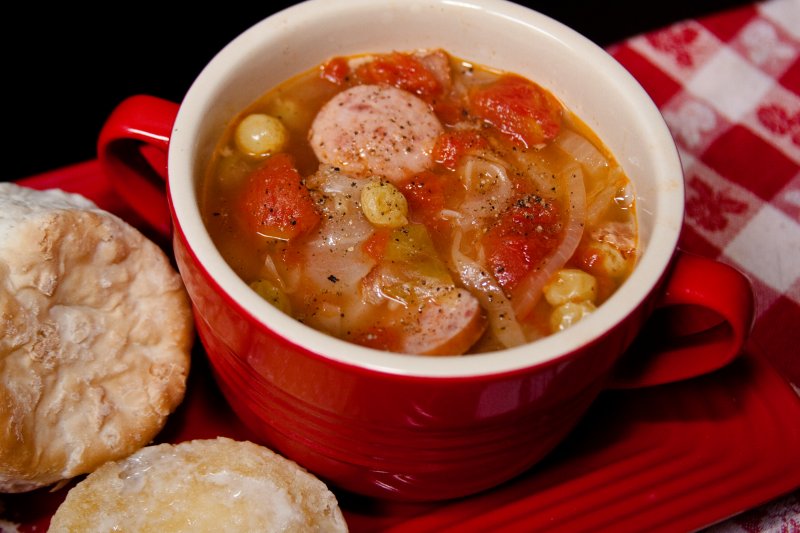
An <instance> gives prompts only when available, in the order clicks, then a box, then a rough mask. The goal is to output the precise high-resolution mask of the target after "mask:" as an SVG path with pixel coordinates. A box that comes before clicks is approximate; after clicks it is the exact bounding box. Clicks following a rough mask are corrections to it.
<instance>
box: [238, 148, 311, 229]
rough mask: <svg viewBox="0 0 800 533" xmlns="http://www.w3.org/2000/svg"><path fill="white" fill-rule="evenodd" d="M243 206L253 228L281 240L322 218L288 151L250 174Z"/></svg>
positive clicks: (243, 217) (247, 224)
mask: <svg viewBox="0 0 800 533" xmlns="http://www.w3.org/2000/svg"><path fill="white" fill-rule="evenodd" d="M239 206H240V209H239V212H238V215H239V217H240V219H241V220H242V222H243V224H244V225H245V227H246V228H247V229H248V230H249V231H253V232H256V233H259V234H261V235H264V236H267V237H274V238H278V239H284V240H288V239H292V238H294V237H297V236H298V235H300V234H303V233H306V232H308V231H310V230H311V229H313V228H314V227H315V226H316V225H317V223H318V222H319V220H320V214H319V212H318V211H317V209H316V207H315V205H314V201H313V199H312V198H311V193H310V192H309V190H308V189H307V188H306V186H305V185H304V184H303V179H302V177H301V176H300V173H299V172H298V171H297V169H296V168H295V166H294V162H293V160H292V158H291V156H289V155H288V154H285V153H280V154H275V155H273V156H271V157H270V158H269V159H267V160H266V161H265V162H264V164H263V165H261V166H260V167H258V168H257V169H256V170H254V171H252V172H251V173H250V175H249V176H248V177H247V183H246V184H245V186H244V189H243V191H242V196H241V199H240V202H239Z"/></svg>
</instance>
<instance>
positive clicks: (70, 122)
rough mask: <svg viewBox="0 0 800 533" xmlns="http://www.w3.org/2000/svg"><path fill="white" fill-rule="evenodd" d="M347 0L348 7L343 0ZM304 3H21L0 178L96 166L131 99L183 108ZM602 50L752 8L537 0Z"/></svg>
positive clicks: (14, 18)
mask: <svg viewBox="0 0 800 533" xmlns="http://www.w3.org/2000/svg"><path fill="white" fill-rule="evenodd" d="M339 1H346V0H339ZM293 3H295V2H289V1H284V2H263V1H262V2H259V3H257V4H256V3H252V4H254V5H247V4H248V3H245V2H236V1H225V2H211V3H206V4H205V5H206V7H204V8H201V7H198V4H197V3H193V4H194V5H186V6H185V8H184V9H178V8H177V7H176V6H174V5H173V4H168V3H166V2H162V3H161V4H159V3H148V2H139V3H131V4H123V3H106V4H102V6H103V7H101V8H99V9H88V8H80V7H76V5H77V4H76V3H72V2H64V3H60V6H58V7H55V8H53V7H45V6H44V5H43V4H42V3H39V2H30V1H29V2H27V4H18V3H15V12H14V13H13V14H11V13H9V12H8V11H7V12H6V15H4V24H2V26H3V29H2V31H0V39H2V45H0V49H1V50H2V51H3V55H4V57H3V61H2V67H0V68H2V72H3V77H2V81H0V83H2V86H3V94H4V95H5V96H4V97H3V98H2V102H3V105H2V107H0V125H2V128H3V130H4V132H3V136H2V137H1V138H2V141H1V142H2V147H3V149H2V150H0V157H1V158H2V167H0V168H1V169H2V170H0V179H3V180H15V179H18V178H21V177H24V176H28V175H32V174H37V173H39V172H43V171H46V170H51V169H54V168H57V167H60V166H64V165H68V164H71V163H77V162H81V161H85V160H87V159H92V158H94V157H95V142H96V139H97V134H98V133H99V131H100V128H101V126H102V124H103V122H104V120H105V118H106V117H107V116H108V114H109V113H110V112H111V110H112V109H113V108H114V106H116V105H117V104H118V103H119V102H120V101H122V100H123V99H124V98H125V97H127V96H130V95H133V94H138V93H145V94H152V95H155V96H160V97H163V98H167V99H170V100H173V101H176V102H179V101H180V100H181V99H182V97H183V95H184V93H185V92H186V91H187V90H188V88H189V85H190V84H191V82H192V80H193V79H194V77H195V76H196V75H197V74H199V72H200V71H201V70H202V68H203V67H204V66H205V64H206V63H207V62H208V61H209V60H210V59H211V58H212V57H213V56H214V54H215V53H216V52H218V51H219V50H220V49H221V48H222V47H224V45H225V44H227V43H228V42H229V41H230V40H232V39H233V38H234V37H235V36H236V35H238V34H239V33H241V32H242V31H244V30H245V29H247V28H249V27H250V26H252V25H253V24H255V23H257V22H258V21H260V20H261V19H263V18H265V17H267V16H268V15H270V14H271V13H273V12H275V11H277V10H279V9H281V8H283V7H286V6H288V5H291V4H293ZM518 3H524V4H525V5H528V6H529V7H532V8H534V9H536V10H538V11H541V12H542V13H545V14H547V15H550V16H551V17H553V18H555V19H557V20H559V21H561V22H563V23H565V24H567V25H568V26H571V27H572V28H574V29H576V30H577V31H579V32H580V33H583V34H584V35H585V36H587V37H589V38H590V39H591V40H593V41H594V42H596V43H597V44H599V45H601V46H607V45H609V44H612V43H615V42H618V41H620V40H622V39H624V38H626V37H630V36H633V35H636V34H638V33H642V32H645V31H648V30H652V29H656V28H660V27H663V26H666V25H668V24H671V23H673V22H676V21H680V20H684V19H687V18H694V17H700V16H703V15H706V14H710V13H714V12H717V11H719V10H722V9H729V8H733V7H736V6H739V5H744V4H747V3H750V2H746V1H743V0H708V1H705V0H690V1H685V0H674V1H666V2H652V1H641V2H637V3H635V4H629V3H627V2H613V1H605V2H601V1H569V0H561V1H545V0H542V1H528V2H524V1H522V0H520V1H519V2H518Z"/></svg>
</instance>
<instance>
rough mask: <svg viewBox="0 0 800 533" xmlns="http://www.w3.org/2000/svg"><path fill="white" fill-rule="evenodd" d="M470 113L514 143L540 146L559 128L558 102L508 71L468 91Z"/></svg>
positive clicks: (559, 105) (559, 110)
mask: <svg viewBox="0 0 800 533" xmlns="http://www.w3.org/2000/svg"><path fill="white" fill-rule="evenodd" d="M469 106H470V112H471V113H473V114H474V115H476V116H477V117H480V118H482V119H483V120H485V121H486V122H488V123H489V124H491V125H492V126H494V127H496V128H497V129H499V130H500V131H501V132H502V133H504V134H505V135H507V136H509V137H510V138H511V139H512V140H513V141H514V142H516V143H518V144H521V145H522V146H524V147H526V148H534V147H539V146H542V145H544V144H547V143H548V142H550V141H552V140H553V139H555V138H556V136H557V135H558V133H559V131H560V130H561V113H562V108H561V104H559V102H558V101H557V100H556V99H555V97H554V96H553V95H552V94H550V93H549V92H548V91H546V90H544V89H543V88H542V87H540V86H539V85H537V84H535V83H533V82H532V81H530V80H527V79H525V78H522V77H520V76H516V75H513V74H507V75H504V76H501V77H500V78H498V79H497V80H496V81H494V82H493V83H491V84H489V85H487V86H485V87H481V88H478V89H476V90H474V91H473V92H472V93H471V94H470V101H469Z"/></svg>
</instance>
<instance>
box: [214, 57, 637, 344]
mask: <svg viewBox="0 0 800 533" xmlns="http://www.w3.org/2000/svg"><path fill="white" fill-rule="evenodd" d="M359 85H370V86H378V87H383V86H392V87H395V88H399V89H401V90H403V91H405V92H408V93H410V94H413V95H414V98H418V99H419V100H421V101H422V102H423V103H424V105H425V106H427V109H429V110H431V112H432V114H433V115H435V118H436V119H438V122H439V123H440V124H441V131H440V132H439V133H438V135H437V137H436V139H435V144H434V145H433V146H432V147H430V150H429V152H430V162H429V164H427V165H426V167H425V168H424V169H423V170H415V171H413V172H407V173H406V174H405V175H403V176H402V177H397V176H395V177H393V178H392V179H386V178H385V177H383V176H380V175H376V174H375V173H372V172H370V173H368V174H366V175H365V174H364V173H363V172H361V173H358V172H355V173H350V172H349V170H348V167H347V165H337V164H331V163H330V162H328V163H321V162H320V160H319V159H318V157H317V155H316V153H315V150H316V149H317V148H318V145H315V146H312V144H311V142H310V133H309V130H310V129H311V128H312V125H313V124H314V120H315V117H317V114H318V113H319V112H320V110H321V109H323V106H324V105H325V104H326V103H327V102H329V101H330V100H331V99H333V98H334V97H335V96H336V95H338V94H339V93H341V92H342V91H346V90H348V89H351V88H353V87H354V86H359ZM382 94H383V93H382ZM387 94H388V93H387ZM355 113H356V116H358V115H357V114H358V111H357V110H356V111H355ZM253 114H265V115H269V116H270V117H273V118H275V119H278V121H279V122H280V124H282V126H283V128H284V132H285V134H286V138H285V141H284V142H281V143H280V147H279V149H276V150H269V151H267V152H266V153H261V154H254V153H247V151H246V150H243V149H242V147H241V146H240V145H239V144H237V142H236V140H235V139H236V135H237V133H236V129H237V127H238V126H239V124H240V122H241V121H242V120H243V119H244V118H245V117H247V116H250V115H253ZM433 115H432V116H433ZM411 122H414V123H416V122H418V121H416V120H413V121H409V123H411ZM341 127H342V128H347V123H346V120H345V119H344V118H343V120H342V125H341ZM329 140H330V139H329ZM370 181H372V182H375V183H379V184H381V185H383V186H385V184H386V183H388V184H389V185H388V187H389V188H391V189H392V190H393V191H399V192H400V193H402V195H403V197H404V203H405V204H406V206H407V207H406V210H405V211H403V212H402V213H404V217H405V218H403V221H404V222H403V223H400V224H397V223H395V224H393V225H389V226H387V225H384V224H383V223H381V224H377V225H376V224H373V223H371V221H370V220H369V219H368V218H365V216H364V213H362V209H366V207H364V206H363V205H362V203H363V202H365V201H366V200H363V198H364V197H363V196H359V193H360V191H363V189H364V187H365V183H367V182H370ZM348 187H350V189H348ZM252 191H257V192H256V193H253V192H252ZM331 191H334V192H331ZM201 193H202V194H201V198H202V200H201V203H202V205H201V210H202V213H203V216H204V221H205V223H206V225H207V228H208V230H209V232H210V234H211V236H212V238H213V240H214V242H215V244H216V246H217V247H218V248H219V250H220V252H221V253H222V255H223V257H225V259H226V260H227V262H228V263H229V264H230V266H231V267H232V268H233V270H234V271H235V272H236V273H237V274H238V275H239V276H240V277H241V278H242V279H243V280H244V281H245V282H246V283H248V284H250V286H251V287H253V288H254V290H256V291H258V292H259V293H260V294H261V295H262V296H263V297H265V298H266V299H267V300H268V301H270V302H271V303H273V304H274V305H276V306H277V307H278V308H280V309H281V310H283V311H284V312H286V313H288V314H290V315H291V316H293V317H295V318H296V319H297V320H300V321H301V322H303V323H305V324H308V325H309V326H311V327H313V328H316V329H318V330H320V331H323V332H325V333H327V334H330V335H334V336H336V337H339V338H342V339H345V340H349V341H352V342H356V343H359V344H362V345H366V346H371V347H375V348H380V349H387V350H392V351H398V352H414V353H425V354H431V355H435V354H451V353H452V354H461V353H478V352H486V351H494V350H498V349H502V348H505V347H510V346H514V345H518V344H521V343H524V342H530V341H533V340H535V339H537V338H540V337H543V336H546V335H549V334H551V333H554V332H556V331H559V330H561V329H564V328H566V327H568V326H569V325H570V324H572V323H574V322H575V321H576V320H579V319H580V318H581V317H583V316H586V315H587V314H590V313H591V312H593V311H594V310H595V309H596V308H598V307H600V306H602V304H603V302H604V301H606V300H607V299H608V298H609V297H610V296H611V295H612V294H613V293H614V292H615V291H616V290H617V288H618V287H619V286H620V285H621V284H622V283H623V281H624V280H625V279H626V278H627V277H628V276H629V274H630V272H631V270H632V269H633V267H634V264H635V261H636V255H637V248H636V247H637V228H636V217H635V205H634V199H633V198H634V197H633V190H632V186H631V184H630V182H629V180H628V178H627V177H626V175H625V173H624V172H623V170H622V168H621V167H620V166H619V164H618V163H617V162H616V161H615V159H614V157H613V155H612V154H611V153H610V152H609V151H608V150H607V149H606V147H605V146H604V145H603V143H602V142H601V141H600V139H598V138H597V136H596V135H595V134H594V133H593V132H592V131H591V130H590V129H589V128H588V127H587V126H586V125H585V124H584V123H583V122H582V121H581V120H580V119H579V118H578V117H576V116H575V115H574V114H572V113H571V112H570V110H568V109H566V108H565V107H564V106H563V105H562V104H561V103H560V102H559V101H558V100H557V99H556V98H555V97H554V96H553V95H552V94H551V93H549V92H548V91H547V90H546V89H544V88H542V87H540V86H538V85H537V84H535V83H534V82H532V81H530V80H526V79H524V78H521V77H518V76H515V75H514V74H511V73H504V72H499V71H497V70H494V69H491V68H488V67H483V66H478V65H474V64H472V63H469V62H467V61H464V60H462V59H459V58H456V57H453V56H451V55H449V54H448V53H447V52H445V51H443V50H420V51H412V52H403V53H399V52H395V53H391V54H375V55H363V56H356V57H347V58H344V57H337V58H332V59H331V60H329V61H327V62H326V63H325V64H323V65H320V66H318V67H316V68H314V69H311V70H309V71H307V72H304V73H302V74H300V75H298V76H296V77H294V78H292V79H289V80H287V81H285V82H284V83H282V84H280V85H279V86H277V87H275V88H272V89H270V90H269V91H267V92H266V93H265V94H264V95H263V96H262V97H261V98H259V99H258V100H257V101H256V102H254V103H253V104H252V105H251V106H249V107H248V108H247V109H245V110H243V111H242V113H241V114H240V115H238V116H237V117H236V118H234V119H233V120H232V121H231V123H230V125H229V127H228V128H227V130H226V131H225V133H224V135H223V136H222V138H221V139H220V142H219V145H218V148H217V150H216V152H215V154H214V157H213V158H212V161H211V164H210V166H209V168H208V172H207V175H206V176H205V179H204V181H203V185H202V191H201ZM263 193H266V194H267V196H258V195H262V194H263ZM253 194H256V197H255V199H253V198H252V195H253ZM401 203H403V202H401ZM267 204H269V205H267ZM273 204H274V205H273ZM387 209H395V206H394V205H392V206H389V208H387ZM402 213H401V214H402ZM382 214H383V213H382ZM395 214H397V213H395ZM254 217H255V219H256V222H253V219H254ZM281 217H283V218H281ZM401 218H402V217H401ZM254 224H255V225H254ZM543 291H544V295H543ZM442 295H445V296H442ZM464 300H469V305H465V304H464ZM476 302H477V309H478V311H477V312H475V308H476V307H475V304H476ZM442 317H445V318H442ZM465 317H467V318H465ZM425 320H428V321H432V322H434V323H435V325H434V326H430V325H429V324H427V323H425V322H424V321H425ZM437 321H438V322H441V323H438V322H437ZM459 328H463V329H464V331H461V330H460V329H459ZM455 330H457V331H455ZM440 337H442V338H445V340H441V339H440Z"/></svg>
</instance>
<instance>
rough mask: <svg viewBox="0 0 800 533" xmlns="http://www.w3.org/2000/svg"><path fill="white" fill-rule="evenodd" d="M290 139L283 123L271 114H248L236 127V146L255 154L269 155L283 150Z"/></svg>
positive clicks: (245, 151) (247, 152)
mask: <svg viewBox="0 0 800 533" xmlns="http://www.w3.org/2000/svg"><path fill="white" fill-rule="evenodd" d="M288 139H289V134H288V132H287V131H286V127H285V126H284V125H283V123H282V122H281V121H280V120H279V119H277V118H275V117H273V116H270V115H265V114H263V113H253V114H252V115H247V116H246V117H245V118H244V119H242V121H241V122H240V123H239V125H238V126H237V127H236V134H235V141H236V146H237V147H238V148H239V150H241V151H242V152H244V153H246V154H249V155H254V156H261V155H269V154H274V153H275V152H279V151H281V150H282V149H283V148H284V147H285V146H286V142H287V141H288Z"/></svg>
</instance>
